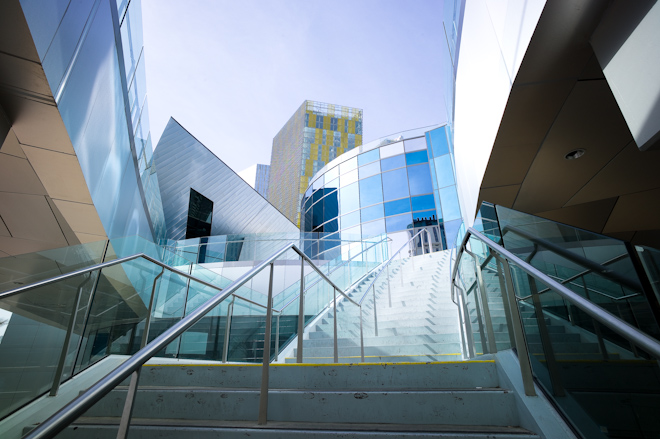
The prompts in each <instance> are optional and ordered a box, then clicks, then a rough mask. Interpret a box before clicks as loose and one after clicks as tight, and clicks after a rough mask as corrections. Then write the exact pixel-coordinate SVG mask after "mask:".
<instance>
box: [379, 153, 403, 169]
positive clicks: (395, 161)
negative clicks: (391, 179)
mask: <svg viewBox="0 0 660 439" xmlns="http://www.w3.org/2000/svg"><path fill="white" fill-rule="evenodd" d="M404 166H406V157H405V156H403V155H397V156H394V157H390V158H387V159H383V160H381V161H380V167H381V169H382V170H383V172H385V171H389V170H392V169H396V168H402V167H404Z"/></svg>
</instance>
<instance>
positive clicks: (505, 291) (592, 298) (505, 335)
mask: <svg viewBox="0 0 660 439" xmlns="http://www.w3.org/2000/svg"><path fill="white" fill-rule="evenodd" d="M505 242H506V235H505ZM519 244H520V245H522V244H523V243H522V241H520V242H519ZM517 248H518V249H520V248H521V247H517ZM533 251H534V249H533V246H532V245H530V246H529V248H528V252H529V253H528V254H527V255H526V256H527V260H525V259H523V258H522V257H520V256H518V255H515V254H514V253H513V252H512V251H510V250H509V249H505V248H504V247H502V246H499V245H498V244H496V243H495V242H494V241H492V240H490V239H489V238H488V237H486V236H485V235H484V234H482V233H480V232H479V231H477V230H475V229H468V232H467V236H466V238H465V239H464V241H463V243H462V245H461V247H460V250H459V251H458V257H457V263H456V264H457V265H456V267H455V269H454V271H453V273H452V285H453V288H454V290H455V291H454V293H455V294H456V299H457V302H458V304H459V307H460V308H459V309H460V310H461V312H460V314H461V320H462V321H461V324H462V326H463V328H464V330H466V328H467V330H466V334H465V337H466V344H467V345H468V346H469V348H468V349H467V350H466V356H467V357H470V358H473V357H475V356H478V355H480V354H482V353H496V352H498V351H502V350H505V349H512V348H515V349H516V351H517V354H518V358H519V361H520V366H521V374H522V375H523V381H524V382H525V389H526V392H527V393H528V394H533V393H534V392H535V390H534V384H533V382H532V376H533V377H534V379H535V382H536V384H537V385H539V386H540V388H541V389H542V390H543V391H544V393H546V394H547V395H548V396H549V397H550V398H551V399H552V401H553V402H554V403H555V405H556V407H557V408H558V409H559V411H560V412H561V413H563V415H564V416H565V418H566V419H567V420H568V421H569V422H570V423H571V424H572V425H573V426H574V427H575V429H576V431H577V432H578V433H579V434H580V435H581V436H582V437H584V438H621V437H631V438H632V437H635V438H637V437H639V438H647V437H649V438H650V437H659V436H660V422H659V421H658V420H657V413H658V410H660V367H658V359H659V358H660V343H659V342H658V341H657V340H656V339H655V338H654V337H653V334H656V333H657V331H658V329H659V328H658V327H657V325H656V326H655V327H651V326H650V325H651V323H650V322H649V321H645V322H644V324H643V325H642V324H639V323H640V322H638V321H637V320H636V319H634V318H631V315H635V314H634V312H632V311H631V309H630V307H631V306H633V307H642V306H647V307H649V306H650V305H649V303H648V302H641V299H643V298H644V297H643V296H641V295H638V296H635V297H634V298H625V296H624V294H626V293H627V288H629V287H628V285H619V292H618V295H617V294H616V293H617V290H616V289H614V288H613V287H612V285H611V284H612V283H615V281H614V280H613V279H612V278H611V277H609V278H607V279H606V281H607V282H601V283H599V284H597V285H596V282H593V280H592V282H589V281H585V283H586V284H587V286H585V285H584V284H580V288H577V287H574V286H573V287H572V286H571V283H572V282H573V280H570V281H567V280H566V279H569V278H571V277H572V276H573V277H574V279H578V278H579V279H580V280H582V278H583V277H585V276H586V274H581V275H580V276H575V275H576V274H580V273H582V272H583V271H585V270H584V267H582V268H581V269H582V271H578V272H577V273H574V274H567V273H566V272H559V273H558V272H557V271H553V270H554V269H556V267H557V266H560V267H561V266H563V265H562V264H565V261H563V260H562V261H559V259H558V261H559V262H561V264H560V263H558V264H552V265H553V270H550V269H549V267H548V265H540V264H538V263H537V264H536V266H535V265H534V264H533V263H531V262H530V261H533V257H532V258H530V257H529V254H530V253H531V252H533ZM538 251H541V250H538ZM644 251H648V252H649V254H648V255H647V256H648V257H653V256H655V255H657V253H655V254H651V250H649V249H644ZM545 257H548V253H546V255H545ZM647 262H649V263H651V262H650V261H647ZM539 265H540V268H539ZM599 265H600V264H599ZM593 268H594V271H596V268H595V267H593ZM557 270H559V269H557ZM547 272H551V274H552V275H548V273H547ZM559 274H560V275H559ZM597 279H598V280H599V281H600V280H601V279H600V278H597ZM604 294H608V296H607V297H606V296H604ZM610 296H611V297H610ZM622 298H625V299H622ZM632 299H635V300H636V301H635V302H633V301H632ZM617 302H619V303H617ZM631 304H632V305H631ZM638 312H639V311H638ZM647 329H650V331H647Z"/></svg>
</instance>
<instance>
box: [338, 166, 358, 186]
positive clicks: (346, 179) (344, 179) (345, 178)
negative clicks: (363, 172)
mask: <svg viewBox="0 0 660 439" xmlns="http://www.w3.org/2000/svg"><path fill="white" fill-rule="evenodd" d="M356 181H358V171H357V169H354V170H352V171H350V172H348V173H346V174H343V175H342V176H341V177H339V183H340V186H342V187H343V186H348V185H349V184H351V183H355V182H356Z"/></svg>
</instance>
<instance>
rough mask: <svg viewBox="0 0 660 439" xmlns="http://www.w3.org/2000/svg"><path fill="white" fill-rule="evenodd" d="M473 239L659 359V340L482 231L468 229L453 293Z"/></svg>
mask: <svg viewBox="0 0 660 439" xmlns="http://www.w3.org/2000/svg"><path fill="white" fill-rule="evenodd" d="M470 236H474V237H475V238H477V239H479V240H480V241H481V242H482V243H483V244H485V245H486V246H488V247H489V248H490V249H491V250H493V251H495V252H496V253H498V254H499V255H500V256H502V257H504V258H506V259H507V260H508V261H509V262H513V263H514V264H516V265H517V266H518V268H520V269H521V270H523V271H524V272H526V273H527V274H529V275H530V276H532V277H533V278H535V279H538V280H539V281H541V282H542V283H544V284H545V285H547V286H548V287H550V288H551V289H552V290H554V291H555V292H556V293H557V294H559V295H560V296H561V297H562V298H564V299H566V300H568V301H569V302H570V303H572V304H573V305H575V306H576V307H578V308H579V309H580V310H582V311H583V312H585V313H586V314H588V315H589V316H591V317H592V318H593V319H594V320H596V321H598V322H599V323H601V324H603V325H604V326H606V327H608V328H609V329H611V330H612V331H614V332H616V333H617V334H619V335H620V336H622V337H623V338H625V339H626V340H628V341H630V342H631V343H633V344H635V345H637V346H639V347H641V348H642V349H644V350H645V351H647V352H648V353H650V354H651V355H654V356H655V357H656V358H660V343H659V342H658V341H657V340H655V339H654V338H652V337H649V336H648V335H646V334H645V333H643V332H642V331H640V330H639V329H637V328H635V327H634V326H632V325H630V324H629V323H627V322H625V321H623V320H621V319H620V318H618V317H617V316H615V315H614V314H612V313H610V312H608V311H606V310H605V309H603V308H601V307H600V306H598V305H595V304H594V303H593V302H591V301H589V300H587V299H585V298H584V297H582V296H580V295H579V294H577V293H575V292H574V291H571V290H570V289H568V288H566V287H565V286H564V285H562V284H561V283H559V282H557V281H556V280H554V279H552V278H551V277H549V276H547V275H546V274H545V273H543V272H541V271H540V270H538V269H537V268H535V267H533V266H531V265H530V264H528V263H527V262H525V261H523V260H522V259H520V258H519V257H518V256H516V255H514V254H513V253H511V252H510V251H508V250H507V249H505V248H504V247H502V246H500V245H498V244H496V243H495V242H493V241H491V240H490V239H488V238H487V237H486V236H484V235H483V234H481V233H480V232H478V231H476V230H474V229H473V228H472V227H470V228H468V230H467V232H466V234H465V237H464V238H463V243H462V244H461V249H460V250H459V251H458V253H457V258H456V266H455V267H454V273H453V274H452V290H453V286H454V280H455V273H456V267H457V266H458V265H459V262H460V258H459V256H460V255H461V254H462V252H463V248H464V247H465V243H466V242H467V240H468V239H469V238H470Z"/></svg>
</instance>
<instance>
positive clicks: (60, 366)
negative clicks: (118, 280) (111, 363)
mask: <svg viewBox="0 0 660 439" xmlns="http://www.w3.org/2000/svg"><path fill="white" fill-rule="evenodd" d="M91 278H92V273H90V274H89V276H87V278H86V279H85V280H84V281H82V282H81V283H80V285H79V286H78V291H77V292H76V297H75V299H74V301H73V310H72V311H71V317H69V324H68V326H67V330H66V335H65V337H64V343H63V344H62V352H60V360H59V361H58V363H57V369H56V370H55V376H54V377H53V385H52V387H51V388H50V393H49V396H55V395H57V391H58V390H59V388H60V384H61V383H62V372H63V371H64V363H65V362H66V354H67V353H68V352H69V346H70V344H71V334H72V333H73V330H74V329H75V326H76V315H77V314H78V307H79V306H80V298H81V296H82V290H83V287H84V286H85V284H86V283H87V282H88V281H89V280H90V279H91ZM80 336H81V337H82V334H80Z"/></svg>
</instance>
